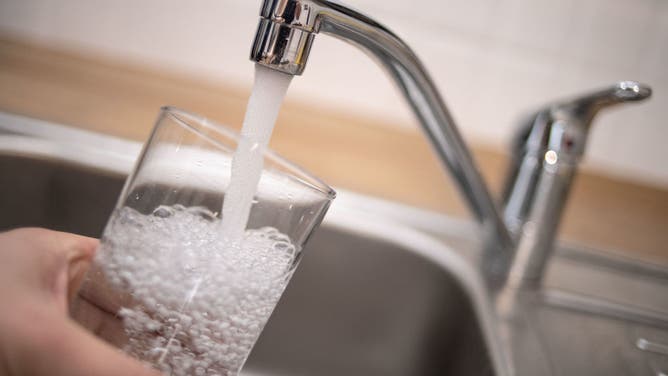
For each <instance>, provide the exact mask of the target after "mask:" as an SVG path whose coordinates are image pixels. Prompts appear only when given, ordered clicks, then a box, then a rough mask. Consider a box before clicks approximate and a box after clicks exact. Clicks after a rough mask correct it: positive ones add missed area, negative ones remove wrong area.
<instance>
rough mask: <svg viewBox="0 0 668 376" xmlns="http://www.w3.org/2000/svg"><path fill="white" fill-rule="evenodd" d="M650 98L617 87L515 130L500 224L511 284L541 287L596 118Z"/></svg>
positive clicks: (553, 109) (561, 105) (558, 105)
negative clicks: (510, 255)
mask: <svg viewBox="0 0 668 376" xmlns="http://www.w3.org/2000/svg"><path fill="white" fill-rule="evenodd" d="M651 94H652V90H651V89H650V88H649V87H648V86H647V85H643V84H640V83H637V82H633V81H622V82H618V83H617V84H615V85H614V86H612V87H609V88H606V89H603V90H600V91H596V92H593V93H588V94H585V95H582V96H580V97H577V98H574V99H570V100H565V101H558V102H555V103H553V104H551V105H548V106H546V107H545V108H544V109H542V110H540V111H538V112H537V113H536V114H535V115H533V116H532V117H531V118H530V120H529V122H528V123H527V124H525V125H524V126H523V127H521V128H520V129H519V132H518V135H517V137H516V141H515V150H514V153H513V155H514V156H515V160H514V161H513V164H512V166H511V168H510V173H509V177H508V179H507V183H506V189H505V194H504V196H505V197H504V204H505V205H504V220H505V223H506V224H507V225H508V228H509V229H510V231H511V233H512V235H513V237H514V240H515V241H516V249H515V258H514V261H513V264H512V267H511V270H510V273H509V278H510V280H511V281H512V283H513V284H526V283H537V282H540V279H541V277H542V274H543V269H544V267H545V263H546V262H547V260H548V258H549V254H550V253H551V251H552V248H553V243H554V239H555V235H556V232H557V230H558V227H559V223H560V219H561V214H562V212H563V209H564V207H565V206H566V205H565V204H566V200H567V198H568V193H569V191H570V188H571V185H572V182H573V178H574V176H575V173H576V171H577V165H578V163H579V161H580V159H581V157H582V155H583V153H584V150H585V146H586V143H587V138H588V135H589V130H590V128H591V124H592V121H593V120H594V117H595V116H596V115H597V114H598V112H599V111H600V110H603V109H605V108H608V107H611V106H614V105H617V104H621V103H626V102H632V101H641V100H644V99H646V98H649V97H650V96H651Z"/></svg>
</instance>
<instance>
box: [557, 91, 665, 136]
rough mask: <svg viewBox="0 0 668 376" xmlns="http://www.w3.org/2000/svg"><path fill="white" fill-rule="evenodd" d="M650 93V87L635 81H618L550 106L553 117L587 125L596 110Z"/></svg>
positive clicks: (637, 99) (643, 97)
mask: <svg viewBox="0 0 668 376" xmlns="http://www.w3.org/2000/svg"><path fill="white" fill-rule="evenodd" d="M651 95H652V89H651V88H650V87H649V86H648V85H645V84H641V83H638V82H636V81H620V82H617V83H616V84H615V85H613V86H612V87H609V88H606V89H602V90H598V91H595V92H592V93H588V94H585V95H582V96H580V97H576V98H574V99H571V100H567V101H564V102H559V103H557V104H555V105H553V106H551V107H550V112H551V114H552V116H553V117H554V118H555V119H562V120H566V121H569V120H570V121H575V122H576V123H578V124H579V125H581V126H585V127H588V126H589V125H590V123H591V121H592V120H593V119H594V117H595V116H596V114H597V113H598V111H600V110H602V109H604V108H607V107H611V106H614V105H617V104H620V103H625V102H634V101H642V100H644V99H646V98H649V97H650V96H651Z"/></svg>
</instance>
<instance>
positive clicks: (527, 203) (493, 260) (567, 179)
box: [251, 0, 650, 285]
mask: <svg viewBox="0 0 668 376" xmlns="http://www.w3.org/2000/svg"><path fill="white" fill-rule="evenodd" d="M318 33H323V34H329V35H332V36H334V37H336V38H339V39H342V40H344V41H346V42H349V43H351V44H353V45H355V46H357V47H358V48H360V49H362V50H364V51H365V52H367V53H368V54H369V55H371V56H372V57H374V58H376V60H377V61H378V62H379V63H380V64H381V65H382V66H383V67H384V68H385V69H386V70H387V72H388V73H389V75H390V76H391V77H392V79H393V80H394V81H396V83H397V84H398V86H399V88H400V89H401V92H402V94H403V95H404V97H405V98H406V100H407V101H408V103H409V104H410V106H411V108H412V109H413V111H414V113H415V115H416V116H417V118H418V120H419V122H420V124H421V125H422V127H423V128H424V131H425V133H426V134H427V136H428V138H429V141H430V142H431V144H432V145H433V146H434V150H435V151H436V153H437V154H438V157H439V158H440V160H441V161H442V163H443V164H444V165H445V166H446V167H447V169H448V170H449V172H450V174H451V175H452V177H453V178H454V181H455V183H456V186H457V187H458V189H459V191H460V193H461V194H462V196H463V197H464V199H465V200H466V202H467V204H468V206H469V208H470V209H471V211H472V212H473V214H474V216H475V217H476V219H477V220H478V221H479V222H480V223H481V224H482V227H483V229H484V230H485V231H484V233H485V235H486V240H485V244H486V245H485V250H484V252H483V253H482V256H481V260H480V264H481V266H482V267H483V275H484V276H485V278H486V280H487V281H488V282H490V283H493V284H497V285H499V281H507V280H509V279H508V276H509V274H512V278H510V279H511V280H514V281H515V282H517V281H518V280H519V281H520V283H523V281H525V280H527V281H533V280H535V279H537V278H539V277H540V273H541V272H542V269H543V265H544V264H545V261H546V259H547V257H548V256H549V253H550V249H551V245H552V242H553V240H554V234H555V231H556V229H557V225H558V222H559V217H560V214H561V208H562V207H563V206H564V202H565V199H566V193H567V192H568V188H569V187H570V183H571V181H572V177H573V174H574V172H575V167H576V163H577V160H578V159H579V157H580V156H581V155H582V151H583V148H584V143H585V141H586V136H587V133H588V129H589V124H590V123H591V121H592V119H593V118H594V116H595V115H596V113H597V112H598V111H599V110H600V109H602V108H604V107H607V106H610V105H613V104H616V103H621V102H626V101H631V100H640V99H644V98H646V97H648V96H649V95H650V89H649V88H648V87H646V86H643V85H640V84H637V83H634V82H622V83H619V84H618V85H617V86H615V87H614V88H613V89H610V90H604V91H601V92H597V93H594V94H591V95H587V96H584V97H582V98H579V99H577V100H574V101H567V102H564V103H560V104H557V105H555V106H550V107H549V109H548V110H545V111H541V112H539V115H537V116H536V118H535V121H533V122H532V124H531V131H530V132H528V134H529V136H528V137H526V139H527V141H526V146H522V147H521V149H522V153H523V158H524V159H522V160H521V161H520V162H518V164H517V166H516V168H515V169H513V174H512V176H513V177H514V178H515V179H514V180H512V181H511V182H510V184H509V185H508V186H509V187H510V188H509V189H508V190H507V194H506V200H505V203H506V210H505V213H504V214H505V215H504V217H503V218H502V216H501V215H500V213H499V210H498V208H497V206H496V203H495V200H494V199H493V198H492V196H491V195H490V192H489V190H488V188H487V186H486V184H485V183H484V180H483V178H482V176H481V174H480V172H479V170H478V168H477V167H476V165H475V163H474V161H473V158H472V157H471V153H470V151H469V149H468V147H467V146H466V144H465V143H464V141H463V139H462V137H461V135H460V134H459V131H458V129H457V126H456V124H455V121H454V120H453V118H452V116H451V115H450V112H449V110H448V108H447V106H446V105H445V103H444V102H443V100H442V98H441V95H440V94H439V92H438V90H437V89H436V87H435V85H434V83H433V81H432V80H431V78H430V77H429V75H428V73H427V72H426V70H425V68H424V67H423V65H422V63H421V62H420V60H419V59H418V58H417V56H416V55H415V54H414V53H413V51H412V50H411V49H410V48H409V47H408V46H407V45H406V44H405V43H404V42H403V41H402V40H401V39H400V38H399V37H397V36H396V35H395V34H393V33H392V32H391V31H389V30H388V29H387V28H385V27H384V26H383V25H381V24H379V23H378V22H376V21H374V20H373V19H371V18H370V17H368V16H366V15H364V14H362V13H359V12H357V11H355V10H352V9H350V8H348V7H346V6H344V5H342V4H341V3H339V2H335V1H326V0H264V2H263V4H262V8H261V11H260V21H259V25H258V30H257V34H256V35H255V40H254V42H253V47H252V50H251V60H253V61H255V62H256V63H258V64H262V65H264V66H267V67H269V68H272V69H274V70H277V71H280V72H283V73H286V74H292V75H300V74H302V72H303V71H304V68H305V66H306V63H307V61H308V57H309V53H310V51H311V46H312V44H313V41H314V39H315V35H316V34H318ZM525 133H526V132H525ZM541 158H542V159H541ZM504 219H505V220H504ZM506 221H507V223H508V225H507V224H506ZM525 223H527V224H528V225H527V226H526V228H527V229H530V231H529V230H527V231H525V232H526V233H527V235H519V234H520V233H523V232H522V231H520V230H521V229H522V228H523V227H524V224H525ZM518 245H519V248H518ZM501 285H502V284H501Z"/></svg>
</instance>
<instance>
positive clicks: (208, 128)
mask: <svg viewBox="0 0 668 376" xmlns="http://www.w3.org/2000/svg"><path fill="white" fill-rule="evenodd" d="M239 141H240V136H238V135H237V134H236V133H235V132H233V131H231V130H229V129H227V128H225V127H223V126H221V125H218V124H216V123H214V122H211V121H209V120H207V119H205V118H203V117H201V116H198V115H195V114H191V113H188V112H185V111H182V110H179V109H176V108H173V107H164V108H162V110H161V112H160V115H159V117H158V119H157V121H156V124H155V127H154V129H153V132H152V134H151V136H150V138H149V140H148V141H147V143H146V144H145V146H144V148H143V150H142V153H141V155H140V157H139V159H138V161H137V164H136V166H135V168H134V171H133V172H132V173H131V174H130V176H129V177H128V179H127V181H126V183H125V187H124V188H123V192H122V193H121V196H120V198H119V200H118V203H117V205H116V207H115V209H114V212H113V213H112V215H111V218H110V219H109V222H108V223H107V226H106V228H105V231H104V233H103V236H102V239H101V242H100V247H99V249H98V251H97V253H96V256H95V259H94V261H93V265H92V267H91V269H90V271H89V272H88V275H87V277H86V279H85V281H84V283H83V285H82V288H81V290H80V292H79V296H78V298H77V299H76V300H75V301H74V303H73V304H72V307H71V312H72V315H73V317H74V318H75V319H76V320H77V321H79V322H80V323H81V324H83V325H84V326H85V327H87V328H89V329H90V330H92V331H94V332H95V333H96V334H97V335H98V336H100V337H101V338H103V339H104V340H106V341H108V342H110V343H112V344H113V345H115V346H118V347H120V348H122V349H123V350H124V351H125V352H127V353H128V354H130V355H132V356H134V357H136V358H138V359H140V360H142V361H145V362H146V363H148V364H150V365H151V366H153V367H155V368H157V369H159V370H161V371H162V372H164V373H165V374H168V375H176V376H181V375H183V376H185V375H209V376H211V375H235V374H237V373H238V372H239V370H240V369H241V367H242V366H243V364H244V362H245V360H246V358H247V357H248V355H249V353H250V351H251V348H252V347H253V345H254V343H255V341H256V340H257V338H258V336H259V334H260V332H261V330H262V328H263V327H264V325H265V323H266V322H267V320H268V319H269V316H270V314H271V312H272V310H273V309H274V307H275V306H276V303H277V302H278V299H279V298H280V296H281V294H282V292H283V290H284V289H285V287H286V285H287V283H288V281H289V279H290V277H291V276H292V273H293V272H294V270H295V268H296V266H297V264H298V263H299V260H300V258H301V254H302V249H303V247H304V244H305V243H306V241H307V240H308V238H309V236H310V235H311V233H312V232H313V231H314V230H315V229H316V227H317V226H318V225H319V224H320V222H321V220H322V218H323V216H324V215H325V212H326V211H327V208H328V207H329V204H330V202H331V201H332V199H333V198H334V196H335V193H334V191H333V190H332V189H331V188H330V187H328V186H327V185H326V184H324V183H323V182H322V181H320V180H319V179H317V178H315V177H313V176H312V175H310V174H309V173H307V172H305V171H304V170H302V169H300V168H299V167H297V166H295V165H293V164H291V163H290V162H288V161H286V160H285V159H283V158H281V157H279V156H278V155H276V154H275V153H273V152H272V151H269V150H266V151H260V152H261V153H262V158H263V162H264V165H263V169H262V173H261V176H260V179H259V183H258V184H257V191H256V192H255V195H254V196H252V206H251V208H250V215H249V217H248V224H247V226H246V230H245V232H243V234H242V236H238V237H230V236H229V234H225V232H224V231H223V230H222V227H221V226H222V225H221V222H222V216H223V213H222V210H221V208H222V207H223V203H224V201H225V199H226V191H227V189H228V187H229V184H230V179H231V172H230V171H231V161H232V157H233V155H234V152H235V149H236V146H237V143H238V142H239ZM252 188H253V187H251V189H252ZM228 196H229V195H228ZM231 239H234V240H231Z"/></svg>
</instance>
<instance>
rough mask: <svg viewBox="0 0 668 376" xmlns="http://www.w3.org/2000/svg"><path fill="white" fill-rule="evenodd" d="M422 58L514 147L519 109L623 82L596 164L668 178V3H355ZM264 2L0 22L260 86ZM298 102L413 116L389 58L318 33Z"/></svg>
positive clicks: (116, 5) (40, 12) (600, 122)
mask: <svg viewBox="0 0 668 376" xmlns="http://www.w3.org/2000/svg"><path fill="white" fill-rule="evenodd" d="M348 1H349V2H350V3H351V4H352V5H353V6H355V7H356V8H358V9H360V10H363V11H365V12H366V13H368V14H370V15H372V16H373V17H375V18H377V19H378V20H379V21H381V22H382V23H384V24H386V25H387V26H389V27H390V28H391V29H393V30H394V31H395V32H396V33H397V34H399V35H400V36H402V37H403V38H404V39H405V40H406V41H407V42H408V44H409V45H410V46H412V48H413V49H414V50H415V52H416V53H417V54H418V56H420V57H421V58H422V59H423V60H424V64H425V66H426V67H427V68H428V70H429V71H430V72H431V74H432V75H433V78H434V81H435V82H436V84H437V86H438V87H440V88H441V89H442V91H443V96H444V97H445V99H446V101H447V102H448V104H449V105H450V106H451V110H452V113H453V114H454V116H455V118H456V119H457V120H458V121H459V123H460V124H461V126H462V132H463V133H464V135H465V137H466V138H467V139H470V140H474V141H477V142H485V143H491V144H494V145H498V146H500V147H505V143H506V141H507V140H508V139H509V138H510V137H511V135H512V133H513V130H514V127H515V123H516V120H517V119H518V118H519V117H520V115H522V114H524V113H526V112H528V111H531V110H533V109H535V108H536V107H538V106H541V105H543V104H545V103H546V102H547V101H550V100H553V99H555V98H563V97H564V96H570V95H573V94H577V93H582V92H584V91H586V90H589V89H593V88H598V87H601V86H605V85H608V84H611V83H612V82H614V81H616V80H619V79H636V80H642V81H645V82H647V83H650V84H652V85H653V87H654V89H655V95H654V98H653V99H652V101H651V102H648V103H643V104H640V105H637V106H627V107H625V108H623V109H620V110H616V111H614V112H613V111H611V112H610V113H607V114H603V115H602V116H601V117H600V118H599V119H597V122H596V125H595V127H594V130H593V134H592V138H591V142H590V148H589V150H588V151H587V157H586V164H587V166H588V167H589V168H592V169H597V170H605V171H607V172H611V173H616V174H621V175H622V176H626V177H630V178H636V179H640V180H645V181H650V182H653V183H655V184H662V185H664V186H668V163H665V162H664V159H663V150H665V148H666V145H665V143H666V140H668V124H667V122H666V119H667V118H668V1H666V0H469V1H455V0H412V1H402V0H348ZM259 4H260V1H259V0H195V1H191V2H188V3H185V2H183V1H181V0H142V1H136V0H115V1H110V0H60V1H58V2H53V1H49V0H5V1H0V30H6V31H10V32H13V33H17V34H20V35H24V36H28V37H30V38H34V39H37V40H40V41H42V42H44V43H48V44H51V45H59V44H61V45H62V44H65V45H67V46H69V47H74V48H80V49H85V50H88V51H91V52H94V53H101V54H104V55H106V56H110V57H112V58H115V59H123V60H131V61H134V62H141V63H144V64H148V65H152V66H159V67H161V68H163V69H164V68H166V69H172V70H177V71H182V72H186V73H189V74H194V75H198V76H200V77H204V78H206V79H209V80H212V81H221V82H227V83H231V84H233V85H237V86H244V87H250V85H251V81H252V71H253V70H252V66H251V64H249V62H248V49H249V46H250V41H251V39H252V36H253V33H254V31H255V27H256V23H257V17H258V10H259ZM310 60H311V61H310V63H309V66H308V67H307V70H306V72H305V74H304V75H303V76H302V77H300V78H298V79H295V80H294V81H293V86H292V87H291V89H290V91H289V93H288V100H291V99H297V100H300V101H305V102H307V103H311V104H313V105H314V106H318V107H330V108H333V109H336V110H340V111H346V112H350V113H358V114H363V115H364V116H370V117H374V118H376V119H378V120H380V121H384V122H386V123H388V124H400V125H404V126H408V127H416V123H415V120H414V119H413V116H412V114H411V113H410V110H409V108H408V107H407V106H406V105H405V103H404V102H403V99H402V98H401V97H400V96H399V94H398V92H397V90H396V89H395V88H394V85H393V84H392V83H391V82H389V81H388V80H387V77H386V76H385V75H384V73H383V72H382V70H381V69H379V68H378V67H377V66H376V65H375V64H374V62H373V61H371V60H370V59H368V57H367V56H365V55H364V54H362V53H361V52H360V51H358V50H356V49H354V48H352V47H350V46H348V45H345V44H343V43H341V42H339V41H336V40H333V39H332V38H328V37H327V36H324V35H319V36H317V37H316V43H315V46H314V49H313V53H312V55H311V57H310Z"/></svg>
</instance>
